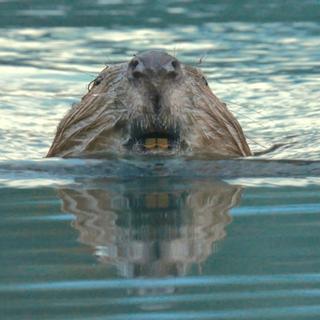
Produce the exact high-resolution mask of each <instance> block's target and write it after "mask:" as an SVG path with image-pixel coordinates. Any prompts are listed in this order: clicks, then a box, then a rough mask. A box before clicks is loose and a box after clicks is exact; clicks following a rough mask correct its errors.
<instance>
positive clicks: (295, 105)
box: [0, 0, 320, 320]
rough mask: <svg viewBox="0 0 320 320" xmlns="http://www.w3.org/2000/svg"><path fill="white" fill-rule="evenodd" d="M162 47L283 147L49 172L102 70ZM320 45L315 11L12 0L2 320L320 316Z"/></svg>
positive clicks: (4, 134)
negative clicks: (58, 144)
mask: <svg viewBox="0 0 320 320" xmlns="http://www.w3.org/2000/svg"><path fill="white" fill-rule="evenodd" d="M151 48H161V49H165V50H167V51H168V52H169V53H171V54H175V55H176V56H177V57H178V58H179V59H180V60H181V61H183V62H185V63H190V64H193V65H198V66H199V67H201V68H202V69H203V71H204V72H205V74H206V76H207V78H208V81H209V84H210V87H211V88H212V90H213V92H214V93H215V94H216V95H217V96H218V97H219V98H220V99H221V100H223V101H225V102H226V103H227V105H228V107H229V108H230V109H231V110H232V111H233V113H234V114H235V115H236V117H237V118H238V119H239V121H240V123H241V125H242V127H243V129H244V131H245V134H246V136H247V138H248V142H249V144H250V146H251V148H252V149H253V150H255V151H261V150H264V149H265V148H268V147H270V146H272V145H274V144H281V145H282V146H281V147H280V148H278V149H276V150H274V151H273V152H270V153H268V154H265V155H262V156H259V157H258V156H256V157H252V158H251V159H245V160H228V161H227V160H225V161H222V160H220V161H212V160H210V159H201V160H199V159H198V160H196V159H193V160H191V159H184V158H181V157H179V156H177V157H176V158H174V159H172V158H171V159H156V158H150V157H145V158H143V157H139V158H126V159H113V160H112V159H109V160H84V159H71V160H70V159H69V160H62V159H49V160H48V159H43V157H44V155H45V154H46V151H47V150H48V148H49V146H50V143H51V141H52V138H53V135H54V132H55V128H56V126H57V124H58V122H59V120H60V119H61V118H62V116H63V115H64V114H65V113H66V111H67V110H68V108H70V106H71V105H72V104H73V103H76V102H78V101H79V100H80V98H81V96H82V95H83V94H84V93H86V91H87V84H88V83H89V82H90V81H92V80H93V79H94V78H95V76H96V74H97V73H98V72H99V71H100V70H101V69H102V68H103V67H104V65H105V64H111V63H116V62H122V61H127V60H128V59H129V58H130V57H132V55H133V54H134V53H136V52H137V51H141V50H146V49H151ZM319 48H320V1H318V0H305V1H296V0H291V1H285V0H283V1H279V0H277V1H275V0H271V1H268V2H265V3H263V2H262V1H254V0H239V1H235V0H233V1H231V0H230V1H187V0H184V1H178V0H177V1H161V2H160V1H142V0H134V1H121V0H109V1H108V0H94V1H91V2H88V1H83V0H81V1H63V0H54V1H51V2H50V3H49V2H46V1H37V0H30V1H23V0H20V1H14V0H11V1H6V0H2V1H0V87H1V91H0V217H1V219H0V230H1V232H0V257H1V258H0V262H1V263H0V318H1V319H121V320H122V319H123V320H124V319H139V320H140V319H148V320H149V319H151V320H153V319H157V320H158V319H159V320H162V319H163V320H167V319H230V320H231V319H299V320H300V319H303V320H304V319H319V317H320V303H319V301H320V273H319V270H320V253H319V244H320V236H319V234H320V232H319V231H320V230H319V228H320V224H319V221H320V196H319V193H320V179H319V177H320V143H319V142H320V130H319V127H320V105H319V101H320V90H319V88H320V62H319V61H320V51H319ZM200 62H201V63H200Z"/></svg>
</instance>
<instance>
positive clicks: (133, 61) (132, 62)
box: [130, 59, 139, 69]
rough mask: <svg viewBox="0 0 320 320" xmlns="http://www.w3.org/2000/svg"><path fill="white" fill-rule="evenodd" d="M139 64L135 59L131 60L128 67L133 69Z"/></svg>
mask: <svg viewBox="0 0 320 320" xmlns="http://www.w3.org/2000/svg"><path fill="white" fill-rule="evenodd" d="M138 64H139V61H138V60H137V59H132V60H131V62H130V67H131V68H132V69H134V68H135V67H136V66H137V65H138Z"/></svg>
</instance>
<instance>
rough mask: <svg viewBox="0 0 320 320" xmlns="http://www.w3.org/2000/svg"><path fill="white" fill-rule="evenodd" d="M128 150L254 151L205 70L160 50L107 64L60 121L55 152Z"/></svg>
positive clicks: (80, 153)
mask: <svg viewBox="0 0 320 320" xmlns="http://www.w3.org/2000/svg"><path fill="white" fill-rule="evenodd" d="M128 151H131V152H145V153H161V154H165V153H166V152H167V153H171V154H172V153H173V154H175V153H178V152H182V151H185V152H187V153H188V154H190V153H191V154H195V153H201V152H205V153H212V154H215V155H219V156H222V157H237V156H249V155H251V154H252V153H251V151H250V148H249V146H248V144H247V142H246V139H245V136H244V134H243V131H242V129H241V127H240V124H239V123H238V121H237V120H236V119H235V117H234V116H233V115H232V114H231V112H230V111H229V110H228V109H227V107H226V104H225V103H222V102H221V101H220V100H219V99H218V98H217V97H216V96H215V95H214V94H213V93H212V91H211V90H210V88H209V86H208V83H207V81H206V79H205V77H204V75H203V74H202V72H201V70H200V69H198V68H194V67H191V66H189V65H185V64H182V63H181V62H180V61H178V60H177V59H176V58H175V57H173V56H171V55H169V54H167V53H166V52H163V51H156V50H154V51H148V52H143V53H141V54H138V55H135V56H134V58H133V59H132V60H131V61H130V62H129V63H121V64H116V65H112V66H107V67H106V68H105V69H103V70H102V72H101V73H100V74H99V76H98V77H97V78H96V79H95V80H94V81H93V85H92V87H91V88H90V89H89V92H88V93H87V94H86V95H85V96H84V97H83V98H82V100H81V102H80V103H79V104H77V105H75V106H74V107H73V108H72V109H71V110H70V111H69V112H68V113H67V114H66V116H65V117H64V118H63V119H62V121H61V122H60V124H59V126H58V129H57V132H56V136H55V138H54V140H53V143H52V146H51V148H50V150H49V152H48V154H47V157H54V156H58V157H77V156H85V157H86V156H87V157H94V156H95V155H97V154H99V153H100V154H101V153H106V152H111V153H118V154H119V153H125V152H128Z"/></svg>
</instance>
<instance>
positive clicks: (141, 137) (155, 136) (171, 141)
mask: <svg viewBox="0 0 320 320" xmlns="http://www.w3.org/2000/svg"><path fill="white" fill-rule="evenodd" d="M179 142H180V136H179V131H178V130H173V129H171V130H167V131H163V130H159V131H149V132H148V131H140V132H134V133H133V134H132V135H131V137H130V139H129V140H128V142H127V143H126V144H125V146H126V147H127V148H128V149H130V150H136V151H144V152H147V151H159V150H172V149H176V148H177V147H178V146H179Z"/></svg>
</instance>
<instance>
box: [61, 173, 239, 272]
mask: <svg viewBox="0 0 320 320" xmlns="http://www.w3.org/2000/svg"><path fill="white" fill-rule="evenodd" d="M123 187H124V185H123V184H122V185H119V184H114V185H112V184H109V185H107V186H104V187H103V188H101V187H99V188H96V189H95V188H79V189H61V190H60V191H59V194H60V196H61V198H62V200H63V210H64V211H67V212H71V213H73V214H74V215H75V216H76V219H75V221H74V222H73V227H74V228H76V229H77V230H78V231H79V233H80V236H79V240H80V242H82V243H84V244H87V245H90V246H92V247H93V248H94V252H95V254H96V255H97V257H98V259H99V260H100V261H101V262H102V263H105V264H107V265H109V266H115V267H116V268H117V270H118V272H119V273H120V274H121V275H122V276H124V277H128V278H132V277H166V276H183V275H185V274H186V273H187V271H188V270H189V269H190V267H191V266H192V265H193V264H201V263H202V262H204V261H205V260H206V259H207V258H208V256H210V255H211V253H212V252H213V250H214V243H216V242H217V241H218V240H221V239H222V238H223V237H224V236H225V227H226V225H227V224H229V223H230V222H231V218H230V216H229V215H228V210H229V209H230V208H232V207H233V206H235V205H237V203H238V202H239V199H240V194H241V188H240V187H238V186H231V185H228V184H226V183H222V182H205V181H193V182H192V183H189V184H188V183H187V182H185V181H183V182H181V184H180V187H179V184H177V183H174V184H173V183H172V181H170V179H163V178H162V179H160V180H159V179H157V180H156V181H155V179H151V180H149V181H148V180H147V181H146V180H145V179H143V180H141V181H140V182H137V181H135V182H132V183H129V184H126V185H125V188H123ZM121 188H123V189H121Z"/></svg>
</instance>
